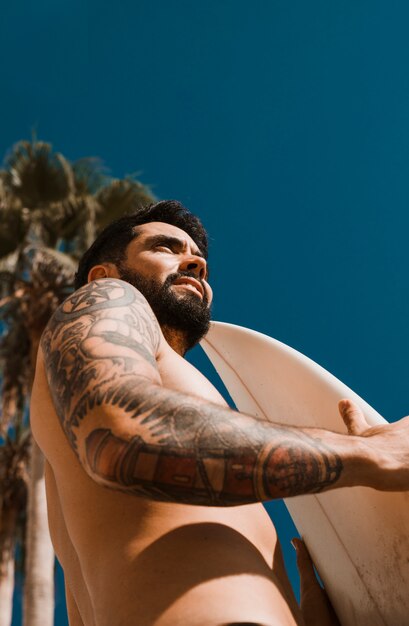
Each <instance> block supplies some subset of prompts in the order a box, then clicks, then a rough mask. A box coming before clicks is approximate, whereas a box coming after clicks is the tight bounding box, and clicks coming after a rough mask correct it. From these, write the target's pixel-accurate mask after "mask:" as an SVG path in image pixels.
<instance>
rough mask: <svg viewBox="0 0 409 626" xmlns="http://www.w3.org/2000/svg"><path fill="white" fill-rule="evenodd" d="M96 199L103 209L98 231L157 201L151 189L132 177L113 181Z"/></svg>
mask: <svg viewBox="0 0 409 626" xmlns="http://www.w3.org/2000/svg"><path fill="white" fill-rule="evenodd" d="M96 198H97V200H98V203H99V205H100V207H101V209H100V212H99V213H98V215H97V222H98V230H101V229H102V228H104V227H105V226H106V225H107V224H109V223H110V222H111V221H113V220H115V219H117V218H119V217H121V216H122V215H125V214H126V213H132V212H134V211H137V210H138V209H140V208H141V207H144V206H147V205H149V204H151V203H152V202H154V200H155V197H154V195H153V194H152V192H151V190H150V189H149V187H147V186H146V185H143V184H142V183H141V182H139V181H138V180H135V179H133V178H131V177H128V178H125V179H123V180H113V181H112V182H111V183H110V184H109V185H107V186H106V187H103V188H102V189H101V190H100V191H99V192H98V194H97V196H96Z"/></svg>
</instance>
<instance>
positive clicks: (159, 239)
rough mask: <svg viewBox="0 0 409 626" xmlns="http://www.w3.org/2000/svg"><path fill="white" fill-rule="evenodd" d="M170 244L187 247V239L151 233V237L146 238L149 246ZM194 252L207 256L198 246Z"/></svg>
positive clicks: (197, 254) (196, 254) (176, 246)
mask: <svg viewBox="0 0 409 626" xmlns="http://www.w3.org/2000/svg"><path fill="white" fill-rule="evenodd" d="M161 243H162V244H169V245H170V246H171V247H174V248H180V249H182V248H184V247H185V243H186V242H185V241H183V239H179V238H178V237H171V236H169V235H151V237H147V238H146V239H145V244H147V245H148V246H152V245H155V244H156V245H158V244H161ZM192 253H193V254H194V255H195V256H200V257H201V258H202V259H204V258H205V256H204V254H202V252H200V250H199V248H196V249H195V250H192Z"/></svg>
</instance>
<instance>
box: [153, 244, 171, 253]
mask: <svg viewBox="0 0 409 626" xmlns="http://www.w3.org/2000/svg"><path fill="white" fill-rule="evenodd" d="M155 250H159V251H160V252H162V251H163V252H173V250H172V248H170V247H169V246H166V245H165V244H163V243H158V245H157V246H155Z"/></svg>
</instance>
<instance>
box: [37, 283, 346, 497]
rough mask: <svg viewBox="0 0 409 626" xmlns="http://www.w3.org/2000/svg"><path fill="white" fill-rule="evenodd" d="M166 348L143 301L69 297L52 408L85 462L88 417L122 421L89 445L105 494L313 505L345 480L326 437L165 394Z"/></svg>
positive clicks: (126, 295) (118, 288) (96, 291)
mask: <svg viewBox="0 0 409 626" xmlns="http://www.w3.org/2000/svg"><path fill="white" fill-rule="evenodd" d="M159 337H160V334H159V328H158V324H157V321H156V319H155V317H154V316H153V314H152V312H151V310H150V308H149V306H148V305H147V303H146V300H145V299H144V298H143V296H141V295H140V294H139V292H138V291H137V290H135V289H134V288H133V287H131V286H130V285H128V284H127V283H124V282H122V281H118V280H116V279H103V280H99V281H95V282H93V283H90V284H89V285H87V286H85V287H83V288H82V289H80V290H79V291H78V292H76V293H75V294H73V295H72V296H71V297H70V298H69V299H68V300H66V301H65V303H64V304H63V305H62V307H60V309H59V310H58V311H57V313H55V314H54V316H53V318H52V319H51V321H50V323H49V325H48V327H47V329H46V331H45V333H44V335H43V340H42V347H43V351H44V354H45V360H46V368H47V374H48V379H49V383H50V389H51V392H52V396H53V400H54V404H55V407H56V411H57V414H58V416H59V418H60V420H61V423H62V426H63V428H64V430H65V432H66V434H67V436H68V438H69V441H70V443H71V446H72V447H73V449H74V451H75V452H76V453H77V454H78V455H79V456H80V454H79V447H80V446H79V445H78V444H79V438H80V435H79V433H80V432H81V424H82V423H84V422H85V421H86V420H87V418H88V419H89V416H90V415H91V414H95V413H98V412H99V413H100V414H101V415H112V412H115V415H120V416H121V432H120V433H119V432H116V431H115V427H114V426H111V425H110V424H109V423H107V427H98V428H94V429H92V430H91V431H90V432H88V434H87V435H86V436H85V437H84V440H83V441H82V448H83V450H84V453H83V454H84V457H85V462H86V464H87V468H88V471H89V472H91V474H92V476H93V477H94V479H95V480H96V481H97V482H99V483H100V484H103V485H105V486H107V487H112V488H114V489H117V490H123V491H126V492H128V493H131V494H135V495H139V496H145V497H148V498H151V499H152V498H153V499H158V500H162V501H171V502H182V503H189V504H198V505H211V506H232V505H239V504H246V503H251V502H256V501H261V500H268V499H272V498H281V497H288V496H294V495H299V494H305V493H316V492H319V491H322V490H323V489H325V488H326V487H328V486H330V485H332V484H333V483H335V482H336V481H337V480H338V479H339V477H340V474H341V471H342V462H341V459H340V457H339V455H338V454H336V452H335V451H333V450H331V449H330V448H329V447H328V446H327V445H325V444H324V443H323V442H322V441H321V440H320V439H319V437H318V436H315V435H313V434H311V433H308V432H307V431H306V430H301V429H295V428H286V427H283V426H278V425H275V424H272V423H270V422H268V421H267V420H262V419H259V418H254V417H251V416H247V415H243V414H241V413H238V412H236V411H233V410H231V409H228V408H224V407H221V406H219V405H215V404H212V403H209V402H206V401H205V400H201V399H200V398H196V397H195V396H189V395H187V394H182V393H178V392H175V391H172V390H169V389H165V388H163V387H161V386H160V384H158V383H156V382H155V372H156V360H155V354H156V350H157V346H158V342H159ZM100 422H101V423H102V424H104V420H103V419H101V420H100ZM125 426H126V427H125ZM124 432H126V433H127V434H126V435H124V434H123V433H124ZM83 461H84V459H83Z"/></svg>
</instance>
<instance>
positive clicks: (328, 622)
mask: <svg viewBox="0 0 409 626" xmlns="http://www.w3.org/2000/svg"><path fill="white" fill-rule="evenodd" d="M291 543H292V544H293V546H294V548H295V551H296V553H297V568H298V571H299V574H300V587H301V594H300V595H301V602H300V605H301V607H300V608H301V614H302V616H303V618H304V622H305V626H341V625H340V622H339V621H338V618H337V616H336V615H335V611H334V609H333V608H332V605H331V602H330V601H329V598H328V596H327V594H326V591H325V590H324V589H323V588H322V587H321V585H320V584H319V582H318V579H317V577H316V575H315V571H314V566H313V563H312V561H311V557H310V555H309V553H308V550H307V548H306V545H305V543H304V542H303V541H302V540H301V539H293V540H292V542H291Z"/></svg>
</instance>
